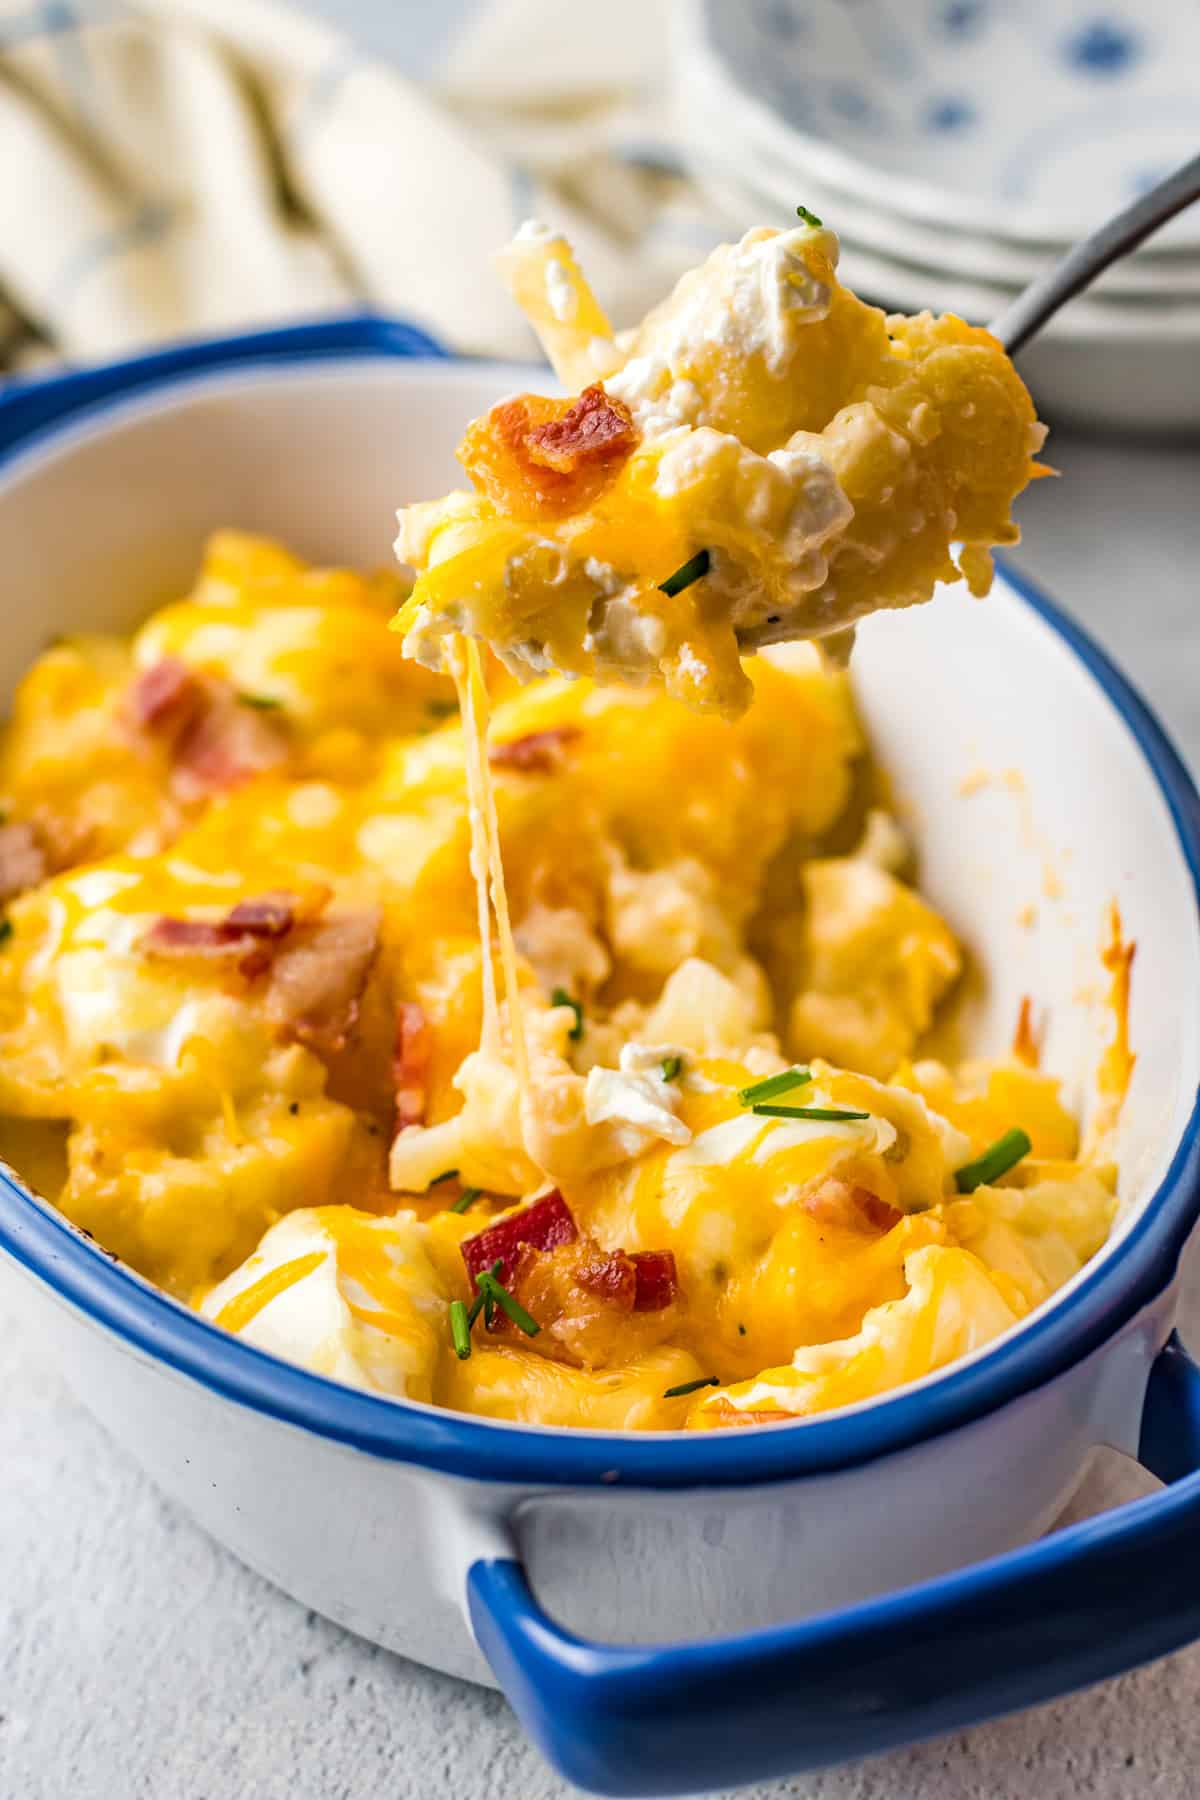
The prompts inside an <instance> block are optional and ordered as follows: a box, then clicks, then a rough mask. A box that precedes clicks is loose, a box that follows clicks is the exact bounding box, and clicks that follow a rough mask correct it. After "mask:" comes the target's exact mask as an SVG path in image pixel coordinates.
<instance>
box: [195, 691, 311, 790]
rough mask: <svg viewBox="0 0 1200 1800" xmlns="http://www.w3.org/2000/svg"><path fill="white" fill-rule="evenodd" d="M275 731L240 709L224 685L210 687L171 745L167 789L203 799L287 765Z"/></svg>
mask: <svg viewBox="0 0 1200 1800" xmlns="http://www.w3.org/2000/svg"><path fill="white" fill-rule="evenodd" d="M287 752H288V745H287V738H286V737H285V736H284V734H283V732H282V730H281V729H280V727H279V726H278V725H277V724H275V723H273V722H272V721H271V720H270V719H268V718H266V717H264V715H263V714H262V713H260V712H256V711H255V710H254V709H253V707H249V706H243V705H242V703H241V702H240V701H239V700H238V698H237V696H236V695H235V693H234V692H233V689H232V688H230V687H228V686H227V685H226V684H225V683H223V682H222V683H220V684H217V683H215V682H214V683H210V684H209V691H208V694H207V697H206V702H205V705H204V707H203V708H202V710H201V712H200V714H199V716H198V717H197V718H196V719H195V721H194V722H193V723H192V724H191V725H189V726H188V727H187V728H186V729H185V730H184V732H183V734H182V736H181V737H180V738H179V740H178V741H177V743H176V745H175V753H174V757H175V767H174V770H173V775H172V786H173V787H174V789H175V791H176V793H177V794H178V795H179V797H180V799H181V800H185V801H190V800H205V799H208V798H209V797H210V796H211V795H213V794H219V793H224V792H226V791H227V790H228V789H229V788H234V787H239V786H240V785H241V783H242V782H243V781H250V780H251V779H252V778H253V777H254V776H255V775H262V774H264V773H265V772H266V770H268V769H275V768H278V767H279V765H280V763H282V762H284V761H286V759H287Z"/></svg>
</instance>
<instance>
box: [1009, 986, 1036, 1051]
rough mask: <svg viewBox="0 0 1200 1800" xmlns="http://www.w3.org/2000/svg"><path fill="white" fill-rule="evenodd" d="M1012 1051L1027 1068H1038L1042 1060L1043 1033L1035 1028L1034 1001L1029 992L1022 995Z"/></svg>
mask: <svg viewBox="0 0 1200 1800" xmlns="http://www.w3.org/2000/svg"><path fill="white" fill-rule="evenodd" d="M1012 1053H1013V1055H1014V1056H1015V1057H1016V1059H1017V1061H1018V1062H1022V1063H1024V1064H1025V1067H1026V1068H1027V1069H1036V1068H1037V1067H1038V1065H1039V1063H1040V1062H1041V1060H1042V1034H1041V1032H1040V1031H1039V1030H1036V1029H1035V1028H1034V1023H1033V1001H1032V1000H1031V999H1030V997H1029V995H1028V994H1022V996H1021V1010H1020V1012H1019V1013H1018V1014H1017V1029H1016V1031H1015V1032H1014V1033H1013V1041H1012Z"/></svg>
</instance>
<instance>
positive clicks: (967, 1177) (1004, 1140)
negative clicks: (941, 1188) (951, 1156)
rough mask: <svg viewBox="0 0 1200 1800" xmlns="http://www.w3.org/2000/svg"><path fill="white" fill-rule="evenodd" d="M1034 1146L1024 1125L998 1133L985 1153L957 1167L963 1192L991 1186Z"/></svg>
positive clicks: (956, 1182) (957, 1179)
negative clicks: (1023, 1127) (959, 1167)
mask: <svg viewBox="0 0 1200 1800" xmlns="http://www.w3.org/2000/svg"><path fill="white" fill-rule="evenodd" d="M1032 1149H1033V1144H1032V1141H1031V1140H1030V1137H1029V1134H1028V1132H1025V1131H1022V1130H1021V1128H1020V1126H1014V1127H1013V1129H1012V1130H1011V1131H1006V1132H1005V1133H1004V1136H1003V1137H998V1138H997V1139H996V1141H995V1143H994V1144H989V1145H988V1147H987V1149H986V1150H985V1151H984V1153H983V1155H982V1156H977V1157H976V1158H975V1161H974V1162H969V1163H964V1164H963V1166H962V1168H961V1169H956V1170H955V1174H954V1185H955V1186H956V1187H957V1189H958V1191H959V1193H960V1194H973V1193H974V1192H975V1189H976V1188H977V1187H990V1186H991V1184H992V1182H993V1181H999V1179H1000V1177H1001V1175H1007V1174H1008V1171H1009V1170H1010V1169H1012V1168H1015V1166H1016V1165H1017V1163H1019V1162H1020V1160H1021V1158H1022V1157H1023V1156H1028V1155H1029V1152H1030V1151H1031V1150H1032Z"/></svg>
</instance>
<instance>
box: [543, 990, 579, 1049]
mask: <svg viewBox="0 0 1200 1800" xmlns="http://www.w3.org/2000/svg"><path fill="white" fill-rule="evenodd" d="M550 1004H551V1006H569V1007H570V1009H571V1011H572V1012H573V1013H574V1014H575V1023H574V1024H573V1025H572V1027H571V1029H570V1031H568V1033H567V1036H568V1037H569V1038H570V1039H571V1040H572V1042H576V1041H577V1040H578V1039H579V1038H581V1037H582V1036H583V1008H582V1006H581V1005H580V1004H579V1002H578V1000H572V998H571V996H570V994H568V992H567V990H566V988H560V987H558V988H555V990H554V992H553V993H552V994H551V996H550Z"/></svg>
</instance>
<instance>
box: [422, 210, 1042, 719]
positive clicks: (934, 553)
mask: <svg viewBox="0 0 1200 1800" xmlns="http://www.w3.org/2000/svg"><path fill="white" fill-rule="evenodd" d="M799 211H800V213H801V215H802V217H801V223H800V224H799V225H798V226H796V227H794V228H793V229H791V230H787V231H777V230H773V229H771V228H769V227H761V228H759V229H756V230H753V231H748V232H747V233H746V234H745V236H744V237H743V238H742V239H741V241H740V242H739V243H736V244H723V245H721V246H720V247H719V248H718V249H716V250H714V251H713V253H712V254H711V255H710V256H709V258H708V259H707V261H706V262H704V263H703V264H701V266H700V267H699V268H697V269H694V270H692V271H690V272H689V273H688V274H686V275H685V276H684V277H683V278H682V280H681V281H680V282H679V284H678V286H677V287H676V289H675V291H674V293H672V294H671V295H670V296H669V298H668V299H666V300H665V301H664V302H663V303H662V304H661V305H660V306H658V307H656V308H655V309H654V310H653V311H652V312H651V313H649V314H648V315H647V317H646V318H645V319H644V320H643V321H642V323H641V324H640V325H639V326H637V327H635V328H634V329H633V330H632V331H627V332H621V333H616V334H615V333H614V332H613V331H612V329H611V327H610V325H609V322H608V320H607V318H606V316H605V314H604V312H603V310H602V308H601V307H600V304H599V302H598V301H597V299H596V297H595V295H594V294H593V293H592V291H591V289H590V288H589V287H588V284H587V282H586V280H585V279H584V276H583V274H582V273H581V271H580V269H579V267H578V265H577V263H576V261H575V258H574V256H573V254H572V252H571V249H570V247H569V245H568V244H567V242H566V240H565V239H564V238H563V237H561V236H558V235H555V234H554V233H553V232H551V231H549V230H547V229H546V228H545V227H544V226H541V225H538V224H536V223H532V222H531V223H528V224H526V225H524V226H522V228H521V230H520V231H519V232H518V233H517V236H516V238H515V239H514V240H513V242H512V243H511V244H510V245H509V246H508V248H507V249H506V250H505V251H504V252H503V253H502V256H501V258H500V265H501V268H502V271H503V273H504V275H505V278H506V279H507V281H508V284H509V286H510V288H511V290H512V293H513V295H514V297H515V299H516V301H517V303H518V305H519V306H520V307H521V308H522V309H523V311H524V312H525V314H526V316H527V317H528V319H529V321H530V323H531V324H532V326H533V328H534V330H535V331H536V332H537V334H538V336H539V338H540V340H541V343H542V345H543V347H544V349H545V351H546V354H547V356H548V357H549V359H550V361H551V363H552V364H553V367H554V371H555V373H556V375H557V376H558V378H559V380H560V381H561V383H562V384H563V386H564V387H565V388H566V389H567V390H568V394H569V397H568V398H565V399H552V398H549V397H547V396H545V395H542V394H533V393H528V394H517V395H514V396H513V397H512V398H510V399H507V400H503V401H501V402H499V403H498V404H497V405H496V406H493V407H492V409H491V411H490V412H488V413H486V414H485V415H484V416H483V417H482V418H479V419H476V420H475V421H474V422H473V423H472V424H471V425H470V426H468V428H467V431H466V435H465V436H464V438H463V440H462V443H461V444H460V445H459V449H458V456H459V460H460V461H461V463H462V465H463V467H464V468H465V470H466V472H467V474H468V476H469V477H470V480H471V488H470V489H469V490H467V489H462V490H458V491H456V492H454V493H451V494H448V495H447V496H446V497H445V498H444V499H442V500H437V501H433V502H429V503H420V504H417V505H412V506H407V507H405V508H404V509H403V510H402V511H401V513H400V515H399V519H400V532H399V536H398V538H397V540H396V550H397V554H398V555H399V557H400V558H401V560H402V561H404V562H406V563H409V564H411V565H412V567H413V568H414V569H415V570H416V572H417V579H416V583H415V586H414V587H413V590H412V594H411V597H410V598H409V600H408V602H407V603H406V605H405V606H404V607H403V609H402V610H401V612H400V615H399V618H398V621H397V624H398V627H399V628H400V629H401V630H402V631H403V632H404V648H405V650H406V652H407V653H408V654H409V655H411V656H414V657H415V658H417V660H418V661H420V662H423V663H425V664H427V665H428V666H429V667H431V668H441V667H443V666H444V664H445V651H446V640H447V639H448V638H450V637H451V636H453V635H454V634H456V633H462V634H465V635H466V636H469V637H474V638H478V639H480V640H482V641H483V642H485V643H486V644H488V645H489V646H490V647H491V649H492V650H493V651H494V653H495V654H496V655H497V656H498V657H499V658H500V660H501V661H502V662H503V663H504V664H505V665H506V667H507V668H508V669H509V670H510V671H511V672H512V673H513V674H515V675H517V676H518V677H520V678H522V679H528V678H529V677H530V676H531V675H536V674H545V673H547V672H548V671H550V670H556V671H558V672H560V673H564V674H568V675H588V676H593V677H595V678H596V679H599V680H616V681H622V682H626V683H637V684H644V683H647V682H652V683H658V684H661V685H663V686H665V688H666V690H667V692H668V693H670V694H671V695H673V696H674V697H676V698H678V699H681V700H683V701H685V702H687V703H688V704H689V705H691V706H694V707H699V708H701V709H704V710H708V711H715V712H718V713H721V714H723V715H725V716H726V717H729V718H733V717H736V716H738V715H739V714H740V713H742V712H744V711H745V709H746V707H747V705H748V704H749V701H750V697H751V692H752V689H751V684H750V681H749V679H748V677H747V675H746V673H745V671H744V670H743V668H742V664H741V660H740V659H741V657H742V655H744V654H746V653H747V652H752V651H755V650H759V649H761V648H762V647H763V646H764V645H767V644H773V643H778V642H781V641H783V640H786V639H794V638H816V639H819V640H820V641H821V643H822V645H823V646H824V647H825V649H826V651H827V653H829V654H830V655H831V656H832V657H833V658H834V659H835V660H837V659H839V657H841V656H844V653H845V651H846V650H847V649H848V648H849V642H850V634H851V633H852V631H853V627H854V626H855V624H856V622H857V621H858V620H859V619H861V618H863V617H864V616H865V615H866V614H867V613H870V612H874V611H876V610H879V609H882V608H893V607H904V606H913V605H916V604H918V603H919V602H921V601H923V600H928V599H929V598H930V597H931V595H932V593H933V590H934V587H935V585H936V584H937V583H938V582H940V581H953V580H955V579H957V578H958V576H959V575H962V576H964V577H965V578H966V580H967V583H968V585H969V586H970V588H971V591H972V592H973V593H975V594H984V593H986V592H987V590H988V587H989V585H990V582H991V575H992V564H991V550H992V547H993V545H996V544H1011V543H1014V542H1016V540H1017V537H1018V532H1017V528H1016V526H1015V525H1014V524H1013V522H1012V518H1011V508H1012V503H1013V500H1014V498H1015V497H1016V495H1017V494H1019V493H1020V492H1021V490H1022V488H1024V487H1025V485H1026V484H1027V483H1028V482H1029V481H1030V480H1032V479H1033V478H1034V477H1035V476H1037V475H1039V474H1045V473H1047V472H1048V471H1046V470H1045V469H1044V468H1041V467H1040V466H1039V464H1038V463H1037V462H1036V461H1035V458H1036V456H1037V453H1038V451H1039V450H1040V448H1041V446H1042V441H1043V439H1044V437H1045V427H1044V426H1042V425H1041V424H1039V423H1038V420H1037V416H1036V414H1035V412H1034V408H1033V403H1032V401H1031V400H1030V397H1029V394H1028V392H1027V391H1026V388H1025V385H1024V383H1023V382H1022V380H1021V378H1020V376H1019V375H1018V374H1017V372H1016V370H1015V369H1014V367H1013V365H1012V363H1011V361H1010V360H1009V357H1008V355H1007V352H1006V351H1005V349H1004V347H1003V345H1002V344H1001V343H1000V341H999V340H998V339H997V338H996V337H994V336H993V335H992V334H991V333H990V332H989V331H986V330H984V329H982V328H979V327H975V326H970V325H966V324H964V323H963V321H962V320H961V319H958V318H954V317H951V316H948V317H944V318H935V317H933V316H932V315H931V314H929V313H922V314H919V315H917V316H916V317H914V318H904V317H896V316H893V317H888V316H885V314H884V313H883V312H881V311H880V310H879V308H878V307H874V306H869V305H867V304H865V303H864V302H863V301H861V300H859V299H858V298H857V297H856V296H855V295H854V294H852V293H851V292H850V290H849V289H848V288H845V287H843V286H842V285H841V283H840V282H839V281H838V278H837V260H838V244H837V239H836V237H835V236H834V234H833V233H832V232H831V231H829V230H827V229H825V227H824V226H823V225H822V224H821V222H820V220H818V219H816V218H815V217H814V216H813V215H812V214H810V213H807V212H806V211H805V209H804V208H800V209H799Z"/></svg>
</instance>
